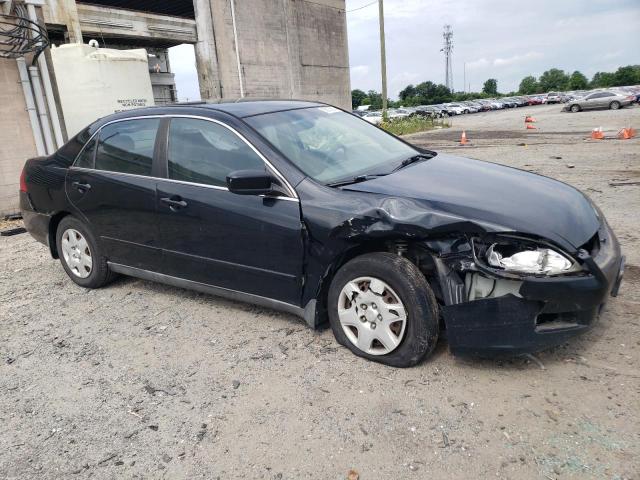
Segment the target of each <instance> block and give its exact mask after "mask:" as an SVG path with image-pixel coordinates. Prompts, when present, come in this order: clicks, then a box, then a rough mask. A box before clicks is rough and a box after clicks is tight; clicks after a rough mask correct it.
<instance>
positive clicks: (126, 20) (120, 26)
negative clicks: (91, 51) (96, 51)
mask: <svg viewBox="0 0 640 480" xmlns="http://www.w3.org/2000/svg"><path fill="white" fill-rule="evenodd" d="M78 17H79V19H80V25H81V26H82V32H83V33H84V35H85V36H87V35H95V36H97V38H99V36H100V34H102V35H104V36H108V37H124V38H138V39H157V40H159V41H161V42H162V43H164V44H169V43H172V44H174V45H179V44H181V43H195V42H196V40H197V35H196V23H195V21H194V20H191V19H188V18H181V17H171V16H169V15H157V14H154V13H146V12H137V11H136V12H133V11H130V10H121V9H117V8H105V7H98V6H96V5H85V4H79V5H78Z"/></svg>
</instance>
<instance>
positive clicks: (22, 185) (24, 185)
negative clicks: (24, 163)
mask: <svg viewBox="0 0 640 480" xmlns="http://www.w3.org/2000/svg"><path fill="white" fill-rule="evenodd" d="M20 191H21V192H24V193H27V181H26V180H25V169H24V168H23V169H22V173H21V174H20Z"/></svg>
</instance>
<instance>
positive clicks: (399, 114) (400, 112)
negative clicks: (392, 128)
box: [387, 108, 414, 118]
mask: <svg viewBox="0 0 640 480" xmlns="http://www.w3.org/2000/svg"><path fill="white" fill-rule="evenodd" d="M413 113H414V112H413V111H412V110H408V109H406V108H390V109H389V110H387V114H388V115H389V118H406V117H410V116H411V115H413Z"/></svg>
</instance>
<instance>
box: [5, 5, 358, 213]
mask: <svg viewBox="0 0 640 480" xmlns="http://www.w3.org/2000/svg"><path fill="white" fill-rule="evenodd" d="M18 1H19V2H22V1H28V2H30V3H32V4H35V5H37V6H39V7H41V8H37V11H38V17H39V18H40V19H41V21H42V22H44V24H45V25H46V28H47V31H48V34H49V37H50V39H51V40H52V43H55V44H61V43H79V42H84V43H86V42H88V41H89V40H90V39H96V40H97V41H98V43H99V45H100V46H106V47H110V48H140V47H144V48H146V49H147V50H148V51H149V52H150V53H152V54H153V55H155V59H156V60H154V68H153V69H152V70H151V71H150V77H151V79H152V84H153V85H154V97H155V98H156V102H170V101H174V100H175V99H176V95H175V85H174V84H173V75H172V73H171V67H170V63H169V60H168V55H167V50H166V49H168V48H170V47H172V46H175V45H179V44H184V43H188V44H193V45H194V48H195V56H196V67H197V74H198V81H199V86H200V94H201V97H202V99H203V100H218V99H233V98H239V97H248V98H251V97H255V98H298V99H309V100H320V101H324V102H327V103H331V104H334V105H338V106H341V107H344V108H350V107H351V94H350V81H349V57H348V47H347V31H346V14H345V0H90V1H82V0H0V6H1V7H3V8H4V9H5V10H8V9H9V8H10V5H11V3H12V2H18ZM0 13H2V10H0ZM48 60H50V59H48ZM48 63H49V64H50V61H48ZM53 83H54V88H53V90H54V95H56V96H57V94H56V93H55V78H54V79H53ZM0 105H2V112H1V115H0V214H7V213H11V212H14V211H16V210H17V206H18V205H17V198H18V196H17V190H18V178H19V173H20V170H21V169H22V165H23V163H24V161H25V159H27V158H29V157H31V156H35V154H36V147H35V143H34V139H33V134H32V132H31V126H30V123H29V119H28V117H27V115H26V113H25V110H26V105H25V100H24V97H23V95H22V87H21V84H20V81H19V77H18V72H17V69H16V62H15V60H7V59H0ZM61 122H62V124H63V129H64V119H63V118H61ZM63 136H64V132H63ZM57 146H59V145H57Z"/></svg>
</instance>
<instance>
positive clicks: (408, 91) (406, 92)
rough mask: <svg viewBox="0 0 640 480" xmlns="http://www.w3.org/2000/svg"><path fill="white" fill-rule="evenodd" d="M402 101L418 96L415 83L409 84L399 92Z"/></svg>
mask: <svg viewBox="0 0 640 480" xmlns="http://www.w3.org/2000/svg"><path fill="white" fill-rule="evenodd" d="M398 96H399V97H400V99H401V100H402V101H407V100H408V99H410V98H412V97H415V96H416V89H415V87H414V86H413V85H407V86H406V87H405V88H404V89H403V90H401V91H400V93H399V94H398Z"/></svg>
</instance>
